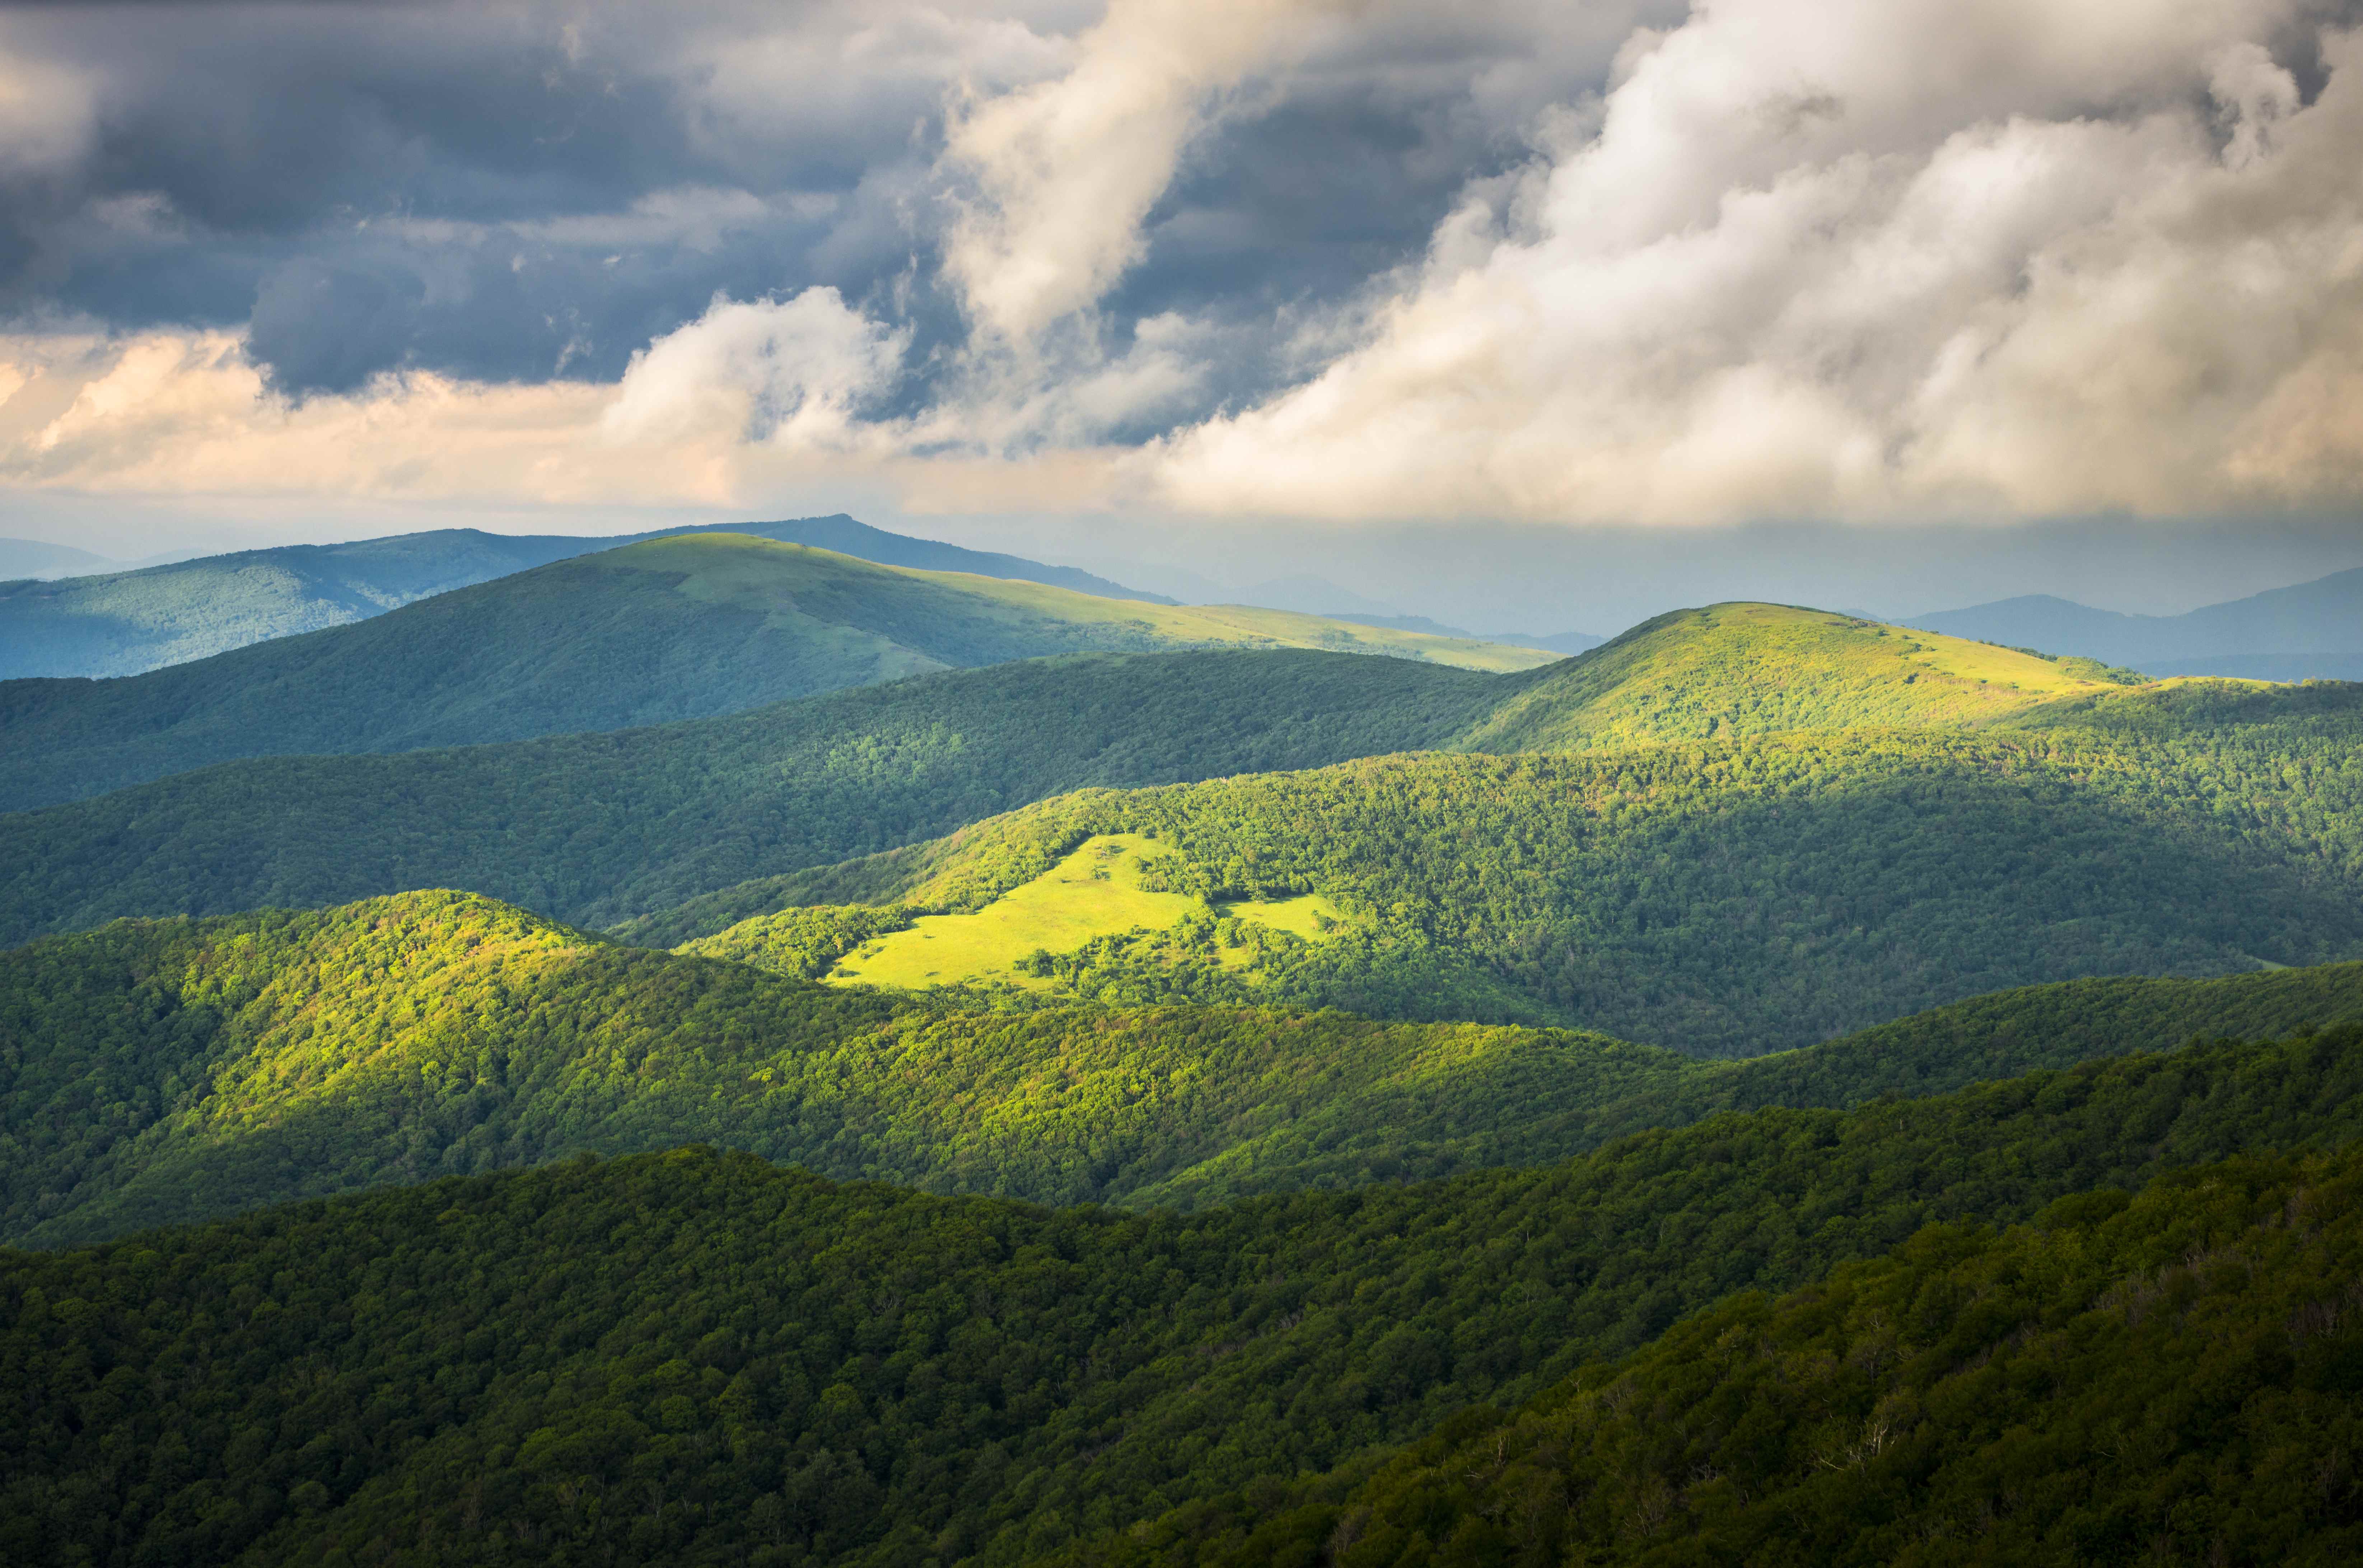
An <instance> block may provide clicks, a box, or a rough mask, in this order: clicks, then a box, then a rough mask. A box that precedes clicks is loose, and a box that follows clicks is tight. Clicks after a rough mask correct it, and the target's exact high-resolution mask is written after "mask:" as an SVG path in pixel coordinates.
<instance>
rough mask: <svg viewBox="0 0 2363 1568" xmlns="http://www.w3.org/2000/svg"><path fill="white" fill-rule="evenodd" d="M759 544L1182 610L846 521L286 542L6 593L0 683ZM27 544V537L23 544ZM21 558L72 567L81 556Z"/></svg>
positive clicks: (161, 661) (197, 655)
mask: <svg viewBox="0 0 2363 1568" xmlns="http://www.w3.org/2000/svg"><path fill="white" fill-rule="evenodd" d="M725 532H727V533H740V534H754V535H757V536H758V537H760V538H763V539H779V540H781V541H782V542H784V543H788V544H804V545H813V546H816V547H818V548H820V549H823V550H836V551H837V552H838V553H839V554H841V555H850V556H855V557H858V558H860V559H861V560H863V561H873V562H878V563H879V564H881V565H883V566H904V567H912V568H915V569H917V570H920V571H926V572H968V573H975V574H976V575H978V576H981V577H1002V578H1010V579H1015V580H1016V581H1020V582H1027V583H1044V584H1049V585H1051V586H1053V587H1059V588H1069V589H1072V590H1074V591H1075V592H1077V593H1082V594H1095V595H1099V596H1101V597H1103V598H1112V599H1142V600H1147V601H1148V602H1150V603H1152V604H1160V605H1170V604H1172V603H1173V602H1174V601H1173V600H1171V599H1169V598H1165V597H1163V596H1162V595H1156V594H1145V593H1141V592H1139V591H1138V590H1137V589H1132V588H1127V587H1126V586H1125V585H1124V584H1121V583H1111V582H1109V581H1108V580H1107V579H1106V578H1104V577H1095V576H1093V575H1092V573H1088V572H1082V571H1078V570H1077V569H1076V568H1074V567H1071V566H1048V565H1045V564H1043V563H1042V562H1038V561H1027V560H1025V559H1024V558H1022V557H1019V556H1015V555H1000V554H995V553H993V552H991V551H986V550H966V549H963V548H961V547H960V546H959V545H956V544H945V543H943V542H941V541H939V540H936V539H912V538H909V537H908V536H906V535H903V534H893V533H888V532H886V531H885V530H884V529H882V528H871V527H870V526H869V525H868V524H866V523H861V522H857V521H855V520H854V519H853V518H851V517H847V516H845V515H844V514H842V513H838V514H836V515H834V516H830V517H799V518H793V519H790V520H785V521H780V522H769V523H716V524H711V525H708V526H704V527H700V528H657V529H651V530H650V531H649V532H647V533H639V534H626V535H620V536H582V535H561V534H496V533H486V532H483V531H482V530H481V529H477V528H438V529H436V530H434V531H432V532H427V533H415V534H395V535H393V536H390V537H388V538H384V539H358V540H355V541H353V542H351V543H349V544H295V545H281V546H278V547H276V548H273V549H270V550H239V551H237V552H236V553H234V554H228V555H209V556H202V557H199V558H198V559H196V560H194V561H181V562H172V564H170V565H165V566H150V567H146V568H143V569H141V570H139V571H125V572H110V573H100V574H97V575H90V576H78V577H61V578H55V579H52V580H49V581H39V580H34V579H31V578H27V579H23V580H19V581H16V582H6V583H0V680H17V679H20V678H22V677H25V676H29V675H92V676H106V675H136V674H139V673H143V672H145V671H149V670H155V669H161V668H162V667H163V666H165V665H168V664H182V663H186V662H189V661H191V660H193V659H203V658H206V657H208V656H210V655H212V654H216V653H222V652H227V651H229V650H230V649H233V648H243V647H245V646H247V645H248V644H249V643H254V642H261V641H265V640H267V639H272V638H277V637H286V636H290V635H293V634H294V633H296V632H304V631H318V630H321V629H323V628H327V627H332V626H344V625H347V624H349V623H350V622H353V621H358V620H366V619H368V618H370V617H372V616H378V615H383V614H384V613H385V612H386V611H388V610H392V609H398V608H400V607H401V606H404V605H407V604H411V603H413V602H415V601H416V600H419V599H424V598H427V597H428V596H430V595H436V594H445V593H449V592H450V591H451V590H453V589H455V588H466V587H471V586H473V585H474V584H478V583H483V582H489V581H490V580H492V579H493V578H495V577H505V576H508V575H509V574H510V573H516V572H525V571H529V570H530V569H532V568H534V567H536V566H546V565H548V564H549V563H550V562H553V561H564V560H568V559H571V558H572V557H574V556H578V555H588V554H590V553H592V552H593V551H594V550H613V549H615V548H616V547H617V546H619V545H626V544H631V543H634V542H636V541H638V540H640V539H655V538H660V537H668V536H671V535H675V534H699V533H725ZM26 542H28V543H29V541H26ZM45 548H46V549H48V550H53V551H58V552H59V553H57V554H54V555H50V556H49V557H46V558H43V557H41V556H39V555H38V554H37V553H36V552H34V551H29V550H28V551H24V552H14V553H13V554H12V555H11V557H10V558H9V559H11V560H19V559H21V560H22V561H23V562H24V564H23V565H22V566H19V567H17V569H18V570H26V569H28V568H29V569H32V570H40V569H41V568H40V567H39V566H35V565H34V562H35V561H36V560H40V559H47V560H54V561H56V562H58V563H60V564H67V565H70V564H71V563H72V557H75V556H79V555H83V554H85V553H86V552H83V551H76V550H63V549H62V547H45Z"/></svg>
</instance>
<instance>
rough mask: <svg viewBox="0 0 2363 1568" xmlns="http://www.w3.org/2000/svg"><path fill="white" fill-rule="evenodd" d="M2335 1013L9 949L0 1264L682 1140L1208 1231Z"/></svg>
mask: <svg viewBox="0 0 2363 1568" xmlns="http://www.w3.org/2000/svg"><path fill="white" fill-rule="evenodd" d="M2358 1018H2363V964H2344V965H2336V966H2331V967H2327V968H2324V969H2317V970H2297V969H2291V970H2281V971H2277V972H2273V973H2259V974H2245V975H2237V976H2233V977H2229V978H2225V979H2220V980H2207V981H2174V980H2138V979H2125V980H2105V981H2082V982H2078V983H2076V984H2071V985H2066V986H2047V987H2036V988H2033V989H2029V990H2022V991H2014V992H2006V993H2003V994H2001V995H1994V996H1988V997H1980V998H1979V999H1977V1000H1976V1001H1973V1002H1970V1003H1965V1004H1961V1005H1959V1006H1956V1007H1952V1008H1947V1009H1944V1010H1942V1011H1939V1012H1937V1013H1934V1014H1929V1015H1925V1016H1923V1017H1919V1018H1907V1019H1903V1020H1899V1021H1896V1022H1893V1023H1890V1024H1886V1025H1883V1026H1881V1027H1880V1028H1879V1029H1873V1030H1870V1031H1868V1032H1867V1033H1865V1034H1863V1035H1859V1036H1856V1037H1852V1038H1849V1039H1847V1040H1838V1041H1834V1042H1831V1043H1829V1044H1826V1045H1822V1046H1816V1047H1813V1048H1809V1049H1806V1050H1803V1051H1792V1052H1789V1053H1785V1054H1782V1055H1778V1056H1770V1057H1763V1058H1758V1059H1757V1060H1755V1061H1750V1062H1736V1063H1735V1062H1699V1061H1696V1060H1693V1059H1692V1058H1689V1057H1685V1056H1682V1055H1680V1054H1677V1053H1675V1052H1671V1051H1661V1050H1654V1049H1651V1048H1647V1047H1642V1046H1635V1045H1630V1044H1626V1043H1625V1042H1623V1041H1620V1040H1611V1039H1607V1038H1604V1037H1603V1036H1599V1035H1594V1034H1587V1033H1581V1032H1576V1031H1568V1030H1548V1029H1546V1030H1536V1029H1512V1028H1499V1027H1486V1026H1479V1025H1470V1024H1415V1023H1388V1022H1381V1021H1377V1020H1371V1019H1367V1018H1354V1017H1351V1016H1348V1015H1345V1014H1341V1013H1337V1012H1322V1013H1304V1012H1293V1011H1289V1010H1284V1009H1273V1008H1243V1007H1196V1006H1152V1007H1113V1008H1112V1007H1107V1006H1077V1005H1073V1004H1069V1005H1067V1006H1050V1007H1044V1008H1038V1009H1036V1010H1032V1011H1026V1012H1021V1013H1011V1012H1006V1011H999V1012H996V1011H988V1010H980V1009H975V1008H973V1007H972V1006H967V1007H964V1006H960V1005H952V1006H946V1005H944V1004H943V1003H941V1002H939V1001H936V1000H931V999H924V998H916V997H911V996H905V995H894V994H892V993H882V992H877V991H871V990H866V989H843V988H835V987H829V986H822V985H815V984H811V983H810V982H808V981H804V980H801V979H794V978H787V977H782V976H777V975H771V974H766V973H761V972H760V971H759V970H754V969H749V968H748V967H745V966H743V965H740V964H737V963H726V962H714V961H712V960H710V959H705V958H700V957H696V956H687V955H674V954H669V953H660V952H651V951H645V950H637V949H632V948H627V947H622V946H619V945H616V944H613V943H608V942H604V941H601V940H598V939H596V938H594V937H591V936H588V935H586V934H584V933H582V932H580V931H575V930H571V929H567V928H564V927H562V926H559V925H556V924H554V923H553V922H550V921H548V920H544V919H542V918H540V917H536V916H533V915H530V914H527V913H526V912H525V911H522V910H518V909H515V908H512V907H510V906H505V905H501V904H498V903H495V902H494V901H492V900H489V899H484V898H481V897H478V896H475V895H466V894H457V893H413V894H403V895H396V896H394V897H391V898H383V899H372V900H368V901H366V902H363V903H361V904H356V905H350V906H344V907H341V908H336V909H327V910H315V911H304V912H300V913H275V914H262V915H241V916H227V917H215V918H211V919H203V920H189V919H174V920H162V921H141V922H126V923H123V924H118V925H114V926H109V927H107V928H105V929H102V930H99V931H95V932H88V933H83V934H80V935H76V936H72V937H66V938H55V939H50V940H47V941H43V942H39V943H35V944H33V945H31V946H29V947H27V948H22V949H17V950H16V951H10V952H7V953H0V1051H5V1053H6V1055H5V1061H6V1077H5V1079H0V1149H5V1150H6V1154H7V1158H6V1162H5V1164H0V1240H6V1241H8V1242H10V1243H14V1244H19V1245H22V1244H35V1245H57V1244H60V1243H65V1242H73V1241H84V1240H102V1239H105V1238H106V1237H109V1236H114V1235H121V1234H123V1233H126V1232H128V1231H131V1230H137V1229H145V1228H147V1227H150V1226H153V1225H158V1224H165V1223H179V1222H185V1221H189V1220H195V1219H205V1218H215V1217H217V1216H222V1215H227V1214H230V1213H235V1212H238V1211H240V1210H243V1209H247V1208H251V1207H258V1206H261V1205H265V1204H270V1203H274V1202H283V1201H286V1200H289V1199H292V1198H296V1197H306V1196H321V1195H331V1194H335V1193H339V1192H350V1191H355V1190H359V1189H361V1188H364V1187H368V1186H372V1185H375V1184H382V1183H385V1182H410V1181H419V1180H424V1179H427V1178H430V1177H434V1176H438V1175H443V1174H451V1173H470V1172H481V1171H484V1170H488V1169H494V1168H498V1167H503V1166H513V1165H531V1164H538V1163H542V1162H546V1161H549V1160H551V1159H554V1158H557V1157H559V1156H560V1155H563V1154H566V1153H568V1152H571V1151H576V1150H585V1149H588V1150H595V1151H600V1152H603V1153H606V1154H628V1153H637V1152H645V1151H652V1150H660V1149H665V1148H669V1147H671V1146H674V1145H676V1144H679V1143H681V1142H683V1141H690V1140H694V1141H703V1142H712V1143H716V1144H721V1145H724V1146H727V1147H730V1148H735V1149H743V1150H748V1151H753V1152H755V1153H758V1154H761V1155H763V1156H764V1157H766V1158H768V1159H773V1160H779V1161H788V1162H795V1163H798V1164H801V1165H803V1166H804V1167H806V1168H807V1169H810V1170H813V1171H815V1172H817V1173H821V1174H824V1175H829V1176H834V1177H838V1178H856V1177H860V1178H867V1179H875V1180H892V1181H894V1182H898V1183H901V1184H906V1185H912V1186H917V1187H921V1188H925V1189H927V1190H930V1191H937V1192H990V1193H996V1194H1000V1195H1004V1196H1011V1197H1020V1198H1026V1199H1028V1200H1031V1201H1035V1202H1044V1203H1077V1202H1093V1203H1115V1204H1125V1205H1129V1206H1132V1207H1158V1206H1175V1207H1205V1206H1207V1205H1209V1204H1213V1203H1216V1202H1221V1201H1226V1200H1229V1199H1232V1198H1237V1197H1240V1196H1246V1195H1254V1194H1258V1193H1269V1192H1275V1191H1288V1190H1293V1189H1299V1188H1305V1187H1319V1188H1342V1187H1350V1186H1354V1185H1359V1184H1368V1183H1370V1182H1372V1181H1381V1180H1403V1179H1409V1178H1423V1177H1432V1176H1438V1175H1447V1174H1451V1173H1456V1172H1460V1171H1467V1170H1472V1169H1480V1168H1484V1167H1490V1166H1501V1165H1531V1164H1539V1163H1547V1162H1551V1161H1555V1160H1562V1159H1565V1158H1568V1157H1569V1156H1570V1155H1573V1154H1577V1153H1580V1152H1581V1151H1585V1150H1589V1149H1592V1148H1596V1147H1598V1146H1599V1145H1601V1144H1603V1143H1604V1142H1607V1141H1609V1140H1612V1139H1614V1138H1616V1137H1619V1136H1622V1135H1625V1134H1628V1133H1632V1132H1636V1131H1640V1130H1644V1129H1650V1128H1671V1127H1682V1126H1687V1125H1690V1124H1692V1123H1695V1122H1699V1121H1702V1120H1703V1119H1705V1118H1709V1117H1712V1116H1715V1115H1717V1114H1720V1113H1725V1112H1733V1111H1753V1110H1758V1109H1762V1108H1765V1107H1768V1106H1837V1107H1845V1106H1855V1105H1858V1104H1861V1103H1863V1102H1866V1101H1869V1100H1871V1099H1874V1098H1877V1097H1879V1096H1880V1095H1893V1094H1896V1093H1909V1094H1914V1095H1927V1094H1933V1093H1938V1092H1942V1091H1947V1090H1952V1089H1957V1088H1961V1087H1965V1086H1967V1085H1968V1084H1971V1083H1974V1082H1977V1081H1978V1080H1980V1079H1982V1078H1990V1077H2007V1076H2010V1075H2012V1074H2014V1073H2023V1072H2025V1071H2026V1070H2028V1069H2029V1068H2032V1067H2044V1066H2069V1065H2073V1064H2074V1063H2076V1062H2083V1061H2087V1060H2091V1059H2097V1058H2100V1057H2104V1056H2113V1055H2124V1054H2126V1053H2128V1052H2132V1051H2143V1050H2161V1049H2169V1048H2172V1047H2175V1046H2179V1045H2180V1044H2181V1043H2183V1042H2184V1041H2186V1040H2191V1039H2193V1038H2201V1039H2220V1038H2227V1037H2239V1038H2247V1039H2258V1038H2264V1037H2269V1036H2273V1035H2278V1034H2285V1033H2288V1032H2290V1031H2291V1030H2295V1029H2301V1028H2307V1029H2318V1028H2321V1027H2324V1026H2330V1025H2335V1024H2338V1023H2340V1022H2342V1021H2346V1020H2355V1019H2358Z"/></svg>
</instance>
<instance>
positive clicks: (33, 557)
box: [0, 539, 119, 583]
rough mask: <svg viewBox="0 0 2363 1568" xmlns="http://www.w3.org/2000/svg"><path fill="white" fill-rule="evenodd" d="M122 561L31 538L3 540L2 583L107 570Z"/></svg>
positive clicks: (0, 558) (0, 554)
mask: <svg viewBox="0 0 2363 1568" xmlns="http://www.w3.org/2000/svg"><path fill="white" fill-rule="evenodd" d="M117 564H119V563H118V562H113V561H109V560H108V559H107V558H106V557H105V556H103V555H94V554H92V553H91V552H90V551H89V550H76V549H75V548H74V547H73V546H72V545H70V544H46V543H44V542H42V541H41V540H39V539H0V583H6V582H9V581H11V580H21V579H24V578H28V577H43V578H46V577H65V576H70V575H81V574H83V573H92V572H104V571H105V570H106V569H107V568H108V567H110V566H115V565H117Z"/></svg>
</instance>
